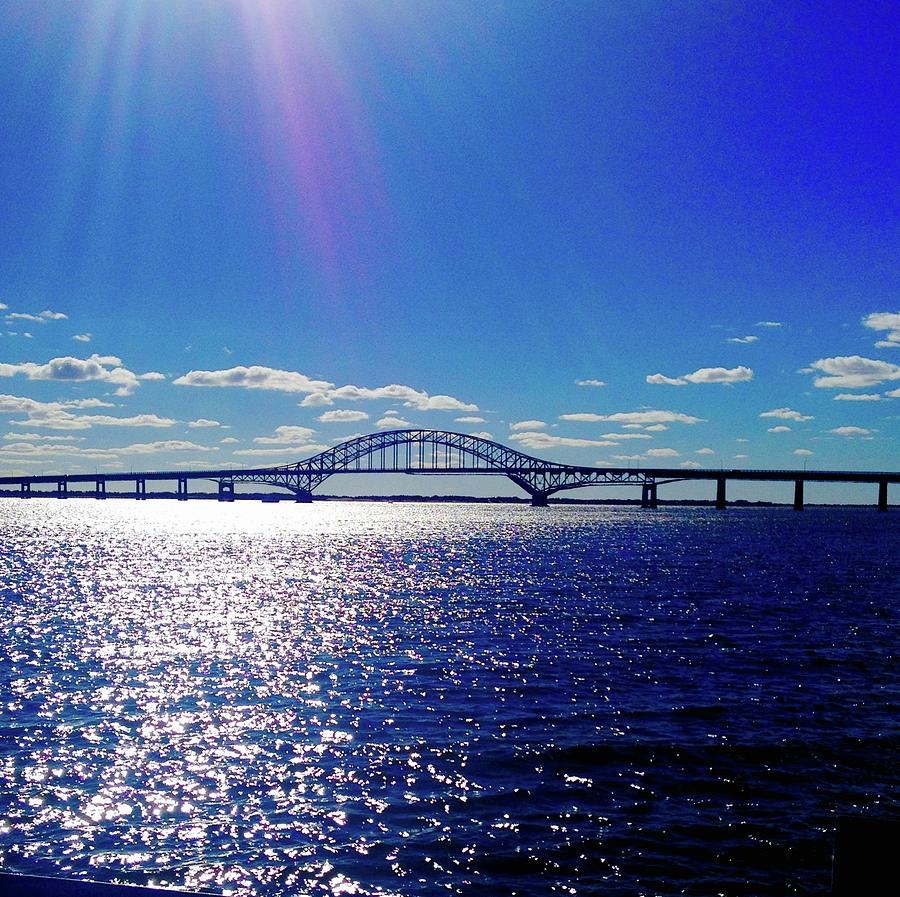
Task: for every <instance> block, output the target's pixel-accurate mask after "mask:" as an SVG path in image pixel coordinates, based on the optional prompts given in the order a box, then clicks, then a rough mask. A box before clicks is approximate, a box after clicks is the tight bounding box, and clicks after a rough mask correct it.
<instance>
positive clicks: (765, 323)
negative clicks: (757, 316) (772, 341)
mask: <svg viewBox="0 0 900 897" xmlns="http://www.w3.org/2000/svg"><path fill="white" fill-rule="evenodd" d="M756 326H757V327H780V326H781V321H757V322H756Z"/></svg>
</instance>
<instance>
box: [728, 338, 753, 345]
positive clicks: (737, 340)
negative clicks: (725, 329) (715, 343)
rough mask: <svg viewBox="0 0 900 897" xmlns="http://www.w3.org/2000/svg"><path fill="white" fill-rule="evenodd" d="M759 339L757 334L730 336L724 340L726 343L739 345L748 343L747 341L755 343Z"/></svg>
mask: <svg viewBox="0 0 900 897" xmlns="http://www.w3.org/2000/svg"><path fill="white" fill-rule="evenodd" d="M758 340H759V337H758V336H732V337H729V338H728V339H727V340H725V342H726V343H740V344H741V345H748V344H749V343H755V342H757V341H758Z"/></svg>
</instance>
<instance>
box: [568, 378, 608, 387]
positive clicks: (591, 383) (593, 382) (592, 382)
mask: <svg viewBox="0 0 900 897" xmlns="http://www.w3.org/2000/svg"><path fill="white" fill-rule="evenodd" d="M575 385H576V386H598V387H599V386H606V382H605V381H604V380H576V381H575Z"/></svg>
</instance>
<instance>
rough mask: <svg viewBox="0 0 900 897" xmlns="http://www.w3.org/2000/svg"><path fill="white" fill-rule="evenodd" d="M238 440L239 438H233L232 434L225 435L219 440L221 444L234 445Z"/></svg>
mask: <svg viewBox="0 0 900 897" xmlns="http://www.w3.org/2000/svg"><path fill="white" fill-rule="evenodd" d="M240 441H241V440H240V439H235V438H234V436H226V437H225V438H224V439H220V440H219V442H220V444H221V445H236V444H237V443H239V442H240Z"/></svg>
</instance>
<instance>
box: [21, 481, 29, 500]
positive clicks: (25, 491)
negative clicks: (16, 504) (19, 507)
mask: <svg viewBox="0 0 900 897" xmlns="http://www.w3.org/2000/svg"><path fill="white" fill-rule="evenodd" d="M20 487H21V488H20V491H19V495H21V497H22V498H31V483H27V482H25V481H24V480H23V481H22V482H21V484H20Z"/></svg>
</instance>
